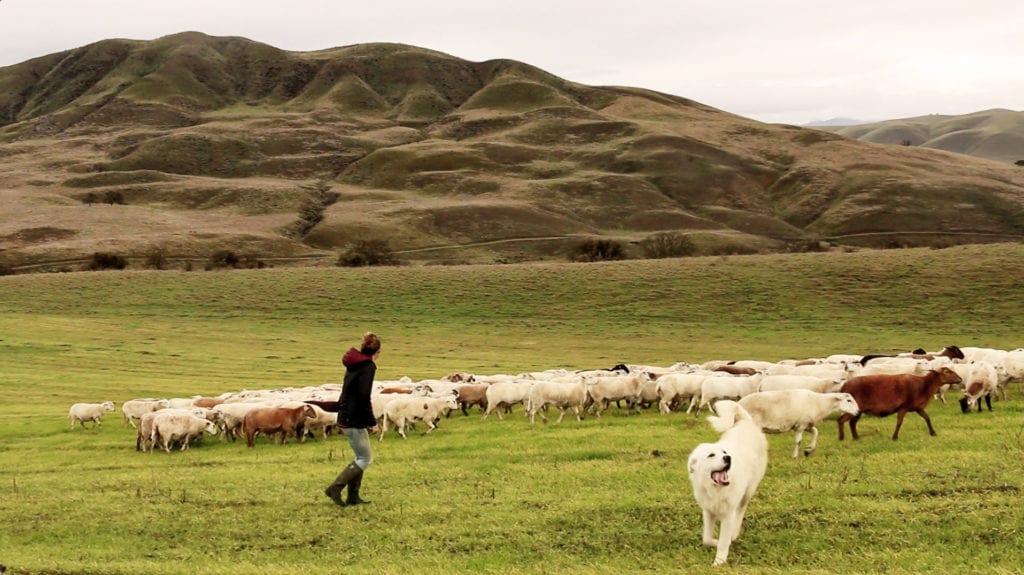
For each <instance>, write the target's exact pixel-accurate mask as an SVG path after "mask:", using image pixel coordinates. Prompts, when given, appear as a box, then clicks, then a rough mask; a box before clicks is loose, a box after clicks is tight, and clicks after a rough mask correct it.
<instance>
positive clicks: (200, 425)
mask: <svg viewBox="0 0 1024 575" xmlns="http://www.w3.org/2000/svg"><path fill="white" fill-rule="evenodd" d="M152 428H153V429H152V435H151V436H150V438H151V441H152V443H153V446H154V447H156V446H157V445H158V444H159V445H162V446H163V450H164V451H166V452H167V453H170V452H171V445H173V444H174V443H175V442H178V441H180V442H181V448H180V450H181V451H184V450H186V449H188V446H189V442H190V441H191V440H192V439H195V438H198V437H201V436H202V435H203V433H209V434H210V435H215V434H216V433H217V425H216V424H215V423H213V422H212V421H210V420H208V419H206V418H204V417H198V416H195V415H192V414H190V413H160V412H154V414H153V419H152Z"/></svg>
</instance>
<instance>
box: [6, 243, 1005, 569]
mask: <svg viewBox="0 0 1024 575" xmlns="http://www.w3.org/2000/svg"><path fill="white" fill-rule="evenodd" d="M1021 261H1024V245H1020V244H1006V245H994V246H967V247H957V248H949V249H943V250H893V251H882V252H857V253H846V254H798V255H790V256H730V257H716V258H691V259H682V260H660V261H650V260H648V261H635V262H616V263H607V264H559V265H556V264H540V265H523V266H517V265H515V266H514V265H510V266H476V267H469V266H467V267H433V266H432V267H404V268H391V269H340V268H332V269H269V270H253V271H232V272H192V273H185V272H120V273H113V272H111V273H74V274H45V275H42V274H37V275H25V276H8V277H0V405H2V406H3V408H2V410H0V518H2V520H0V521H2V525H3V527H2V528H0V563H5V564H7V565H8V567H9V568H10V571H9V573H19V574H20V573H37V574H40V573H111V574H115V573H116V574H128V573H140V572H145V573H151V574H177V573H211V574H218V573H251V572H252V573H254V572H272V573H281V574H289V573H303V574H318V573H325V574H326V573H339V572H341V573H437V572H444V573H477V572H485V573H567V572H573V573H622V572H652V573H654V572H692V571H696V572H710V571H712V568H711V566H710V565H711V561H712V558H713V555H714V552H713V551H712V550H708V549H704V548H702V547H701V546H700V513H699V510H698V508H697V506H696V504H695V503H694V501H693V497H692V494H691V493H690V490H689V484H688V481H687V478H686V474H685V459H686V456H687V454H688V453H689V451H690V450H691V449H692V448H693V447H694V446H695V445H696V444H697V443H700V442H703V441H713V440H714V439H715V434H714V433H713V431H712V430H711V429H710V426H709V425H708V424H707V423H706V422H705V421H704V420H703V418H694V417H692V416H687V415H685V414H682V413H673V414H669V415H660V414H658V413H656V412H653V411H650V412H646V413H644V414H642V415H639V416H628V417H627V416H626V415H624V414H623V413H621V412H619V411H616V410H615V409H614V408H613V409H612V410H610V412H609V413H608V414H607V415H606V416H605V417H603V418H601V419H595V418H587V419H586V420H584V421H583V422H576V421H575V420H572V419H569V418H567V419H566V421H564V422H563V423H561V424H559V425H554V424H549V425H546V426H544V425H541V424H539V423H538V424H537V425H536V426H534V427H531V426H530V425H529V423H528V422H527V421H526V420H525V419H524V418H522V416H521V412H518V411H517V413H516V414H515V416H514V417H511V418H506V419H505V420H503V421H500V420H496V419H495V418H493V417H492V418H489V419H488V420H486V421H483V420H481V418H480V416H479V414H478V413H473V415H472V416H471V417H463V416H462V415H461V414H456V415H453V416H452V417H451V418H450V419H448V420H445V421H443V422H442V423H441V427H440V429H439V430H438V431H437V432H436V433H434V434H431V435H428V436H420V435H418V434H412V435H410V437H409V439H408V440H404V441H403V440H402V439H400V438H398V437H397V436H393V435H392V436H388V437H387V438H386V439H385V440H384V442H383V443H380V444H377V443H375V444H374V448H375V457H376V463H375V465H374V467H372V468H371V469H370V470H369V471H368V472H367V475H366V480H365V482H364V487H363V496H364V497H366V498H368V499H371V500H373V504H372V505H369V506H364V507H361V508H358V509H338V508H336V507H334V506H333V505H332V504H331V503H330V502H329V501H328V500H327V499H326V498H325V497H324V496H323V495H322V489H323V487H324V486H325V485H326V484H327V483H328V482H329V481H330V480H331V479H332V478H333V477H334V475H336V474H337V472H338V471H339V470H340V469H341V467H342V466H343V465H344V463H345V462H347V461H348V460H349V459H350V451H349V449H348V446H347V445H346V444H345V443H344V442H343V441H341V440H339V439H338V438H337V437H332V438H330V439H328V440H326V441H312V440H311V441H309V442H307V443H305V444H302V445H299V444H294V443H290V444H288V445H284V446H277V445H273V444H271V443H269V442H257V445H256V446H255V447H254V448H252V449H247V448H245V446H244V444H230V443H222V442H220V441H219V440H212V441H211V440H209V439H207V440H206V441H205V442H204V443H203V444H201V445H198V446H195V447H194V448H193V449H191V450H189V451H187V452H183V453H179V452H175V453H172V454H169V455H168V454H165V453H154V454H141V453H136V452H135V450H134V432H133V431H132V430H131V429H125V428H123V427H122V426H121V422H120V413H115V414H109V415H108V417H107V420H106V423H105V424H104V426H103V427H101V428H100V429H97V430H91V429H89V430H81V429H76V430H73V431H71V430H69V428H68V423H67V420H66V417H65V416H66V413H67V409H68V407H69V406H70V405H71V404H72V403H75V402H79V401H89V402H93V401H103V400H107V399H110V400H114V401H117V402H119V403H120V402H123V401H125V400H127V399H131V398H134V397H147V396H162V397H170V396H175V397H187V396H190V395H194V394H219V393H222V392H225V391H237V390H240V389H255V388H277V387H286V386H305V385H317V384H320V383H324V382H337V381H340V378H341V375H342V368H341V366H340V357H341V354H342V353H343V352H344V350H345V349H346V348H347V347H348V346H350V345H352V344H353V343H355V342H356V341H357V340H358V337H359V335H360V334H361V333H362V332H363V331H366V330H368V329H373V330H374V331H376V332H377V333H378V334H380V336H381V338H382V339H383V341H384V353H383V354H382V357H381V359H380V361H379V365H380V368H379V371H378V377H379V378H381V379H394V378H398V377H401V376H403V375H408V376H409V377H412V378H413V379H421V378H428V377H439V376H441V375H444V374H446V373H448V372H452V371H471V372H475V373H516V372H521V371H527V370H533V369H546V368H554V367H564V368H592V367H610V366H611V365H614V364H616V363H620V362H629V363H644V364H653V365H670V364H672V363H675V362H678V361H690V362H702V361H706V360H709V359H766V360H779V359H784V358H793V357H814V356H823V355H828V354H831V353H846V352H851V353H873V352H891V351H896V350H906V349H913V348H916V347H924V348H927V349H938V348H941V347H942V346H944V345H949V344H956V345H960V346H984V347H999V348H1003V349H1011V348H1015V347H1019V346H1020V345H1022V344H1021V341H1022V339H1024V337H1022V333H1024V313H1022V312H1024V303H1022V302H1021V297H1020V286H1019V282H1020V278H1021V277H1022V275H1021V267H1022V266H1021V263H1020V262H1021ZM1018 386H1019V384H1014V386H1013V387H1012V388H1011V399H1010V400H1009V401H1005V402H996V403H995V404H994V408H995V409H994V411H993V412H992V413H988V412H985V413H982V414H977V413H972V414H970V415H962V414H960V413H959V408H958V407H957V406H956V405H955V404H954V403H950V404H949V405H942V404H939V403H935V404H933V405H931V406H930V409H929V412H930V414H931V416H932V419H933V422H934V424H935V427H936V429H937V431H938V436H937V437H929V436H928V435H927V432H926V430H925V426H924V423H923V422H922V421H921V420H920V418H918V417H917V416H915V415H909V416H908V418H907V421H906V423H905V424H904V427H903V430H902V432H901V437H900V439H899V441H897V442H893V441H891V440H890V439H889V436H890V435H891V433H892V429H893V427H894V426H895V419H894V418H887V419H873V418H865V419H864V420H862V422H861V426H860V428H861V431H862V433H863V435H864V437H863V438H862V439H861V440H860V441H858V442H851V441H846V442H844V443H842V444H840V443H839V442H838V441H837V440H836V434H835V424H834V423H833V422H827V423H826V424H825V425H824V426H823V428H822V437H821V440H820V442H819V448H818V451H817V452H816V453H815V454H814V455H813V456H811V457H810V458H804V459H801V460H793V459H791V458H790V457H789V454H790V453H791V450H792V436H791V435H777V436H770V446H771V461H770V464H769V469H768V473H767V475H766V478H765V480H764V482H763V483H762V485H761V489H760V491H759V493H758V495H757V497H755V499H754V501H753V503H752V504H751V507H750V511H749V513H748V520H747V524H746V531H745V533H744V535H743V536H742V538H741V539H740V541H739V542H737V543H736V544H735V545H734V546H733V550H732V553H731V555H730V566H729V567H727V568H726V569H728V570H730V571H736V572H742V573H882V572H886V573H926V572H927V573H931V572H942V573H945V572H949V573H952V572H956V573H1021V572H1022V571H1021V569H1022V567H1021V566H1022V565H1024V533H1022V528H1021V526H1022V525H1024V510H1022V508H1021V505H1020V502H1021V489H1022V487H1024V480H1022V473H1021V472H1022V470H1024V466H1022V464H1021V460H1022V456H1024V403H1022V400H1021V399H1020V398H1021V397H1022V395H1021V393H1022V390H1021V389H1019V387H1018Z"/></svg>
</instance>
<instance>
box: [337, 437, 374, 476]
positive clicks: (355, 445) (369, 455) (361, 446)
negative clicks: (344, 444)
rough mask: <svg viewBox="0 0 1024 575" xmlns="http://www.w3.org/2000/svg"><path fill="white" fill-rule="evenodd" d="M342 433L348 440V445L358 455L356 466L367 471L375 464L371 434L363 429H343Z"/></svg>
mask: <svg viewBox="0 0 1024 575" xmlns="http://www.w3.org/2000/svg"><path fill="white" fill-rule="evenodd" d="M341 432H342V433H344V434H345V437H347V438H348V444H349V445H351V446H352V451H354V452H355V454H356V460H355V464H356V465H358V466H359V468H360V469H362V470H363V471H366V469H367V468H368V467H370V464H372V463H373V452H372V451H370V433H369V432H368V431H367V430H366V429H364V428H362V427H343V428H342V429H341Z"/></svg>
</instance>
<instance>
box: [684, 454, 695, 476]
mask: <svg viewBox="0 0 1024 575" xmlns="http://www.w3.org/2000/svg"><path fill="white" fill-rule="evenodd" d="M686 469H687V471H689V472H690V473H693V472H694V471H697V458H696V457H694V456H693V455H691V456H690V460H689V461H688V462H687V463H686Z"/></svg>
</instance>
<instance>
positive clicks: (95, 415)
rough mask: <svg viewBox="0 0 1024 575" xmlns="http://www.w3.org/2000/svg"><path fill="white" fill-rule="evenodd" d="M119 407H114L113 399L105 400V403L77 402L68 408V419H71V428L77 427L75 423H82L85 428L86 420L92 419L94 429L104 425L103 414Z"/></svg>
mask: <svg viewBox="0 0 1024 575" xmlns="http://www.w3.org/2000/svg"><path fill="white" fill-rule="evenodd" d="M115 409H117V408H116V407H114V402H113V401H104V402H103V403H76V404H74V405H72V406H71V409H69V410H68V420H70V421H71V429H74V428H75V423H80V424H82V429H85V422H86V421H91V422H92V427H93V429H95V428H97V427H99V426H102V425H103V414H105V413H110V412H112V411H114V410H115Z"/></svg>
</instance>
